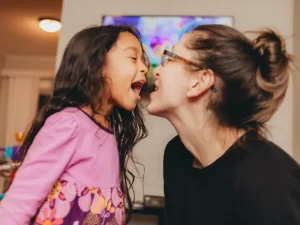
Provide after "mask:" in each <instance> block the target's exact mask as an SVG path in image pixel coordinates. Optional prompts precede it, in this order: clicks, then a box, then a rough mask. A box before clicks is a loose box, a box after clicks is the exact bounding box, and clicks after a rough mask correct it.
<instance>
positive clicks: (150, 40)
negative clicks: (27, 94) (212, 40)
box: [102, 15, 233, 95]
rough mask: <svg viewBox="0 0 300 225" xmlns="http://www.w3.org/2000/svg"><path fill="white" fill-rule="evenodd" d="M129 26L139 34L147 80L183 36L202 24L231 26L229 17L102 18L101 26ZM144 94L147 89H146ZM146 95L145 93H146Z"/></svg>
mask: <svg viewBox="0 0 300 225" xmlns="http://www.w3.org/2000/svg"><path fill="white" fill-rule="evenodd" d="M122 24H126V25H131V26H133V27H135V28H136V29H137V30H138V31H139V32H140V33H141V39H142V43H143V47H144V49H145V51H146V53H147V55H148V56H149V60H150V63H151V66H150V71H149V73H148V80H149V81H150V82H149V83H151V79H154V78H153V75H152V71H153V69H154V68H155V67H156V66H157V65H158V64H159V63H160V59H161V56H162V53H163V51H164V50H165V49H171V48H172V46H173V45H174V44H175V43H177V42H178V41H179V39H180V38H181V37H182V35H183V34H185V33H186V32H189V31H190V30H192V29H193V28H194V27H196V26H198V25H203V24H223V25H227V26H233V17H231V16H112V15H106V16H103V17H102V25H122ZM145 89H146V92H147V90H148V88H147V87H146V88H145ZM146 95H147V93H146Z"/></svg>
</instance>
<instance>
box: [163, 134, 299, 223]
mask: <svg viewBox="0 0 300 225" xmlns="http://www.w3.org/2000/svg"><path fill="white" fill-rule="evenodd" d="M192 162H193V156H192V154H191V153H190V152H189V151H188V150H187V149H186V148H185V147H184V145H183V144H182V142H181V140H180V138H179V137H178V136H177V137H175V138H174V139H173V140H171V141H170V142H169V143H168V145H167V147H166V150H165V156H164V188H165V197H166V224H167V225H271V224H272V225H300V167H299V165H298V164H297V163H296V162H295V161H294V160H293V159H292V158H291V157H290V156H289V155H288V154H286V153H285V152H284V151H283V150H282V149H280V148H279V147H278V146H276V145H275V144H274V143H272V142H269V141H267V140H266V139H257V138H255V135H253V134H252V133H251V132H249V133H247V134H245V135H244V136H243V137H241V138H240V139H239V140H238V141H237V142H236V143H235V144H234V145H233V146H232V147H231V148H230V149H229V150H228V151H227V152H226V153H225V154H224V155H223V156H222V157H220V158H219V159H218V160H216V161H215V162H214V163H213V164H211V165H209V166H208V167H205V168H202V169H197V168H194V167H193V166H192Z"/></svg>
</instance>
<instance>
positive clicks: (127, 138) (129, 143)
mask: <svg viewBox="0 0 300 225" xmlns="http://www.w3.org/2000/svg"><path fill="white" fill-rule="evenodd" d="M122 32H129V33H131V34H133V35H134V36H135V37H136V38H137V39H138V40H139V41H140V42H141V39H140V34H139V33H138V31H137V30H135V29H134V28H132V27H130V26H95V27H90V28H87V29H84V30H82V31H80V32H78V33H77V34H76V35H75V36H74V37H73V38H72V39H71V40H70V42H69V43H68V45H67V47H66V49H65V52H64V54H63V58H62V61H61V64H60V67H59V69H58V72H57V74H56V76H55V81H54V89H53V94H52V96H51V99H50V100H49V102H48V103H47V104H46V105H45V106H44V107H43V109H42V110H41V111H40V112H39V113H38V115H37V116H36V118H35V119H34V121H33V123H32V125H31V127H30V129H29V131H28V133H27V135H26V137H25V139H24V142H23V144H22V146H21V149H20V153H21V156H22V158H23V159H24V158H25V156H26V153H27V151H28V149H29V147H30V146H31V144H32V142H33V140H34V138H35V136H36V135H37V133H38V132H39V130H40V129H41V128H42V126H43V125H44V123H45V121H46V119H47V118H48V117H49V116H51V115H52V114H54V113H56V112H59V111H61V110H62V109H63V108H65V107H78V108H79V107H83V106H89V105H90V106H91V108H92V110H93V113H94V114H97V111H98V110H97V109H98V108H97V106H98V105H99V103H101V97H102V96H101V90H102V86H103V82H104V81H103V78H102V68H103V65H104V63H105V59H106V54H107V53H108V51H109V50H110V49H111V48H112V47H113V46H114V45H115V43H116V41H117V39H118V37H119V34H120V33H122ZM141 46H142V44H141ZM142 49H143V47H142ZM143 53H144V55H145V52H144V49H143ZM145 56H146V55H145ZM109 122H110V125H111V127H112V128H113V130H114V134H115V136H116V140H117V142H118V150H119V155H120V177H121V188H122V191H123V193H124V195H125V198H126V199H125V200H126V203H127V205H128V208H129V211H127V221H129V219H130V215H131V213H130V212H131V210H132V205H133V201H132V200H131V197H130V193H129V192H130V190H131V189H132V185H133V182H134V179H135V177H134V175H133V174H132V173H131V172H130V171H129V170H128V169H127V163H128V160H133V156H132V149H133V147H134V146H135V144H136V143H137V142H138V141H139V140H141V139H142V138H145V137H146V136H147V134H148V132H147V129H146V127H145V125H144V121H143V115H142V112H141V109H140V108H139V106H137V107H136V108H135V109H134V110H133V112H128V111H126V110H124V109H122V108H120V107H117V106H116V107H114V109H113V112H112V114H111V115H110V118H109ZM132 190H133V189H132ZM133 194H134V192H133Z"/></svg>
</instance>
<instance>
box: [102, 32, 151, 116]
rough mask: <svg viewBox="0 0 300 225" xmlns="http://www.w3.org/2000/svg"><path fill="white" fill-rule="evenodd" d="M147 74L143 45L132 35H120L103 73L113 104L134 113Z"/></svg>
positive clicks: (107, 58) (125, 33) (109, 53)
mask: <svg viewBox="0 0 300 225" xmlns="http://www.w3.org/2000/svg"><path fill="white" fill-rule="evenodd" d="M147 72H148V69H147V67H146V65H145V61H144V55H143V51H142V47H141V43H140V42H139V41H138V39H137V38H136V37H135V36H134V35H133V34H131V33H128V32H123V33H120V35H119V37H118V40H117V42H116V44H115V46H114V47H112V49H111V50H110V51H109V52H108V53H107V56H106V64H105V66H104V71H103V78H104V79H105V82H106V84H108V92H109V93H110V95H111V96H110V101H111V103H112V104H113V105H118V106H119V107H121V108H124V109H125V110H128V111H132V110H133V109H134V108H135V107H136V104H137V103H138V102H139V100H140V99H141V97H140V91H141V89H142V87H143V85H144V84H145V82H146V73H147Z"/></svg>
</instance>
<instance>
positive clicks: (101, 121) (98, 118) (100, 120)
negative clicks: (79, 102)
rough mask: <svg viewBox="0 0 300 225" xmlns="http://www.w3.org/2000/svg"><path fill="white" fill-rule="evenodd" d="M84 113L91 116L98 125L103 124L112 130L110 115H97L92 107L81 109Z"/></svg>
mask: <svg viewBox="0 0 300 225" xmlns="http://www.w3.org/2000/svg"><path fill="white" fill-rule="evenodd" d="M80 109H81V110H82V111H84V112H85V113H87V114H88V115H90V116H91V117H92V118H93V119H94V120H95V121H96V122H97V123H99V124H101V125H102V126H104V127H106V128H110V125H109V120H108V116H109V114H104V113H103V114H100V113H97V114H95V113H94V112H93V110H92V108H91V106H83V107H81V108H80Z"/></svg>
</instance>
